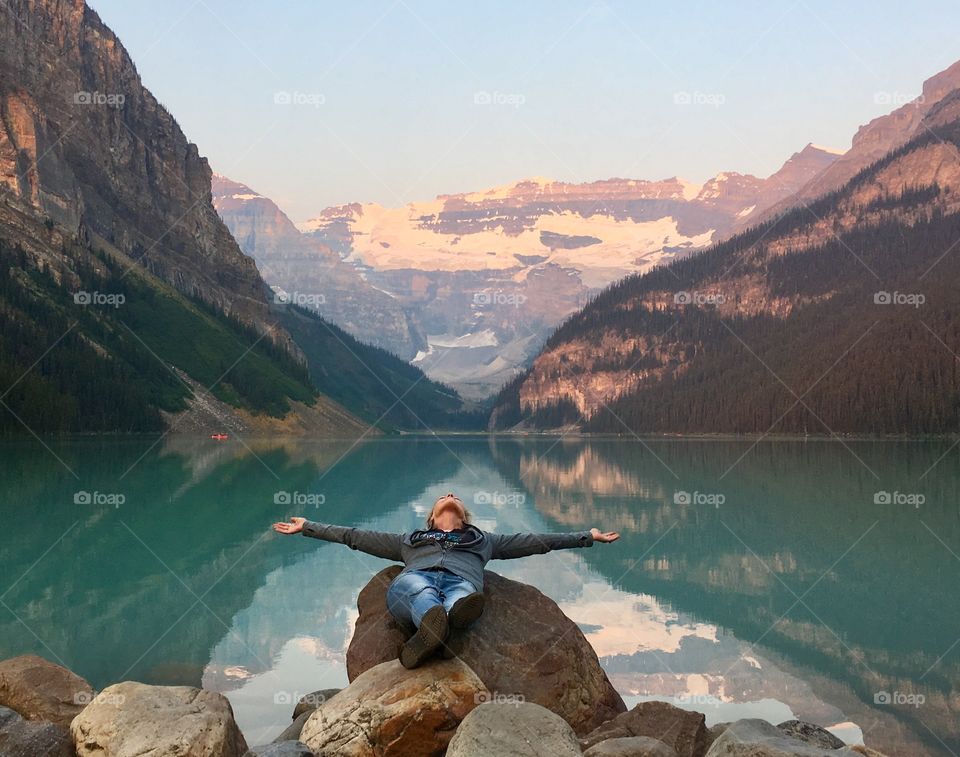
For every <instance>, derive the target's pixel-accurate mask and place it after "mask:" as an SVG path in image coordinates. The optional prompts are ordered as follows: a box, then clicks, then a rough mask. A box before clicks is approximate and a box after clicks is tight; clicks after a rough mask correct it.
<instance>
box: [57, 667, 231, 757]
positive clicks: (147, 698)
mask: <svg viewBox="0 0 960 757" xmlns="http://www.w3.org/2000/svg"><path fill="white" fill-rule="evenodd" d="M70 733H71V735H72V736H73V742H74V745H75V746H76V749H77V755H78V757H143V755H150V757H241V755H243V754H244V753H245V752H246V751H247V744H246V742H245V741H244V740H243V736H242V735H241V734H240V729H239V728H237V724H236V722H235V721H234V719H233V710H232V709H231V707H230V703H229V702H228V701H227V699H226V698H225V697H223V696H222V695H220V694H217V693H216V692H213V691H206V690H204V689H195V688H193V687H191V686H148V685H146V684H143V683H136V682H133V681H125V682H123V683H117V684H114V685H113V686H108V687H107V688H106V689H104V690H103V691H102V692H100V694H99V695H97V697H96V699H94V701H93V702H91V703H90V704H89V705H88V706H87V707H86V709H84V710H83V712H81V713H80V714H79V715H77V717H76V718H74V720H73V723H72V724H71V725H70Z"/></svg>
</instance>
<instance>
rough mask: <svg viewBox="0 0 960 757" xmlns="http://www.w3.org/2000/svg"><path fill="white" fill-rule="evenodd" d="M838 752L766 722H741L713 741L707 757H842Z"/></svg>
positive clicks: (730, 726)
mask: <svg viewBox="0 0 960 757" xmlns="http://www.w3.org/2000/svg"><path fill="white" fill-rule="evenodd" d="M838 754H840V753H838V752H837V751H836V750H834V749H824V748H823V747H818V746H813V745H811V744H806V743H804V742H802V741H800V740H799V739H795V738H792V737H790V736H787V735H786V734H784V732H783V731H781V730H779V729H777V727H776V726H774V725H772V724H771V723H768V722H767V721H766V720H758V719H746V720H738V721H736V722H735V723H731V724H730V725H729V726H727V729H726V730H725V731H724V732H723V733H722V734H721V735H720V736H719V737H718V738H717V740H716V741H714V742H713V745H712V746H711V747H710V749H709V751H708V752H707V754H706V757H838Z"/></svg>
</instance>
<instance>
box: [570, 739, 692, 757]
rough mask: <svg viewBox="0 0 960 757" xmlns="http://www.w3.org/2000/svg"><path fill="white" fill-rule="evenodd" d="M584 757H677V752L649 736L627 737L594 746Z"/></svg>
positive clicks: (608, 740)
mask: <svg viewBox="0 0 960 757" xmlns="http://www.w3.org/2000/svg"><path fill="white" fill-rule="evenodd" d="M583 757H677V750H676V749H673V748H672V747H668V746H667V745H666V744H664V743H663V742H662V741H657V740H656V739H653V738H650V737H649V736H626V737H624V738H619V739H607V740H606V741H601V742H599V743H598V744H594V745H593V746H592V747H590V748H589V749H588V750H587V751H586V752H584V753H583Z"/></svg>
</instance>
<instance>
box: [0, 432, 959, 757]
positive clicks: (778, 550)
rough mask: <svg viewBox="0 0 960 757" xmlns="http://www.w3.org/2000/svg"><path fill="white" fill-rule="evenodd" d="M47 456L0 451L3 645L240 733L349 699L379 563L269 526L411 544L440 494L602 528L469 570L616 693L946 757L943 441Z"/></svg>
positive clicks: (538, 444)
mask: <svg viewBox="0 0 960 757" xmlns="http://www.w3.org/2000/svg"><path fill="white" fill-rule="evenodd" d="M44 443H45V444H46V445H47V447H45V446H43V445H42V444H41V443H40V442H38V441H36V440H18V441H16V442H14V441H5V442H2V443H0V455H2V457H0V481H2V488H0V513H2V518H3V537H2V540H0V564H2V582H0V592H2V593H0V658H6V657H10V656H13V655H17V654H23V653H27V652H32V653H36V654H40V655H42V656H44V657H47V658H48V659H51V660H55V661H58V662H61V663H62V664H64V665H66V666H67V667H69V668H71V669H73V670H74V671H76V672H77V673H79V674H80V675H82V676H84V677H86V678H87V679H88V680H89V681H90V682H91V683H92V684H93V685H94V686H95V687H97V688H102V687H104V686H106V685H108V684H110V683H113V682H116V681H120V680H128V679H132V680H139V681H144V682H148V683H162V684H189V685H193V686H200V685H202V686H204V687H206V688H210V689H214V690H217V691H221V692H223V693H224V694H225V695H226V696H227V697H228V698H229V699H230V701H231V703H232V705H233V708H234V711H235V713H236V715H237V719H238V722H239V723H240V726H241V728H242V729H243V731H244V734H245V736H246V738H247V741H248V742H249V743H250V744H255V743H261V742H265V741H269V740H270V739H272V738H273V736H274V735H276V733H278V732H279V731H280V730H281V729H282V728H283V727H285V726H286V725H287V724H288V723H289V722H290V713H291V711H292V708H293V702H295V701H296V699H297V697H299V696H300V695H301V694H304V693H307V692H310V691H313V690H315V689H320V688H326V687H332V686H342V685H345V684H346V670H345V666H344V654H345V651H346V647H347V644H348V642H349V640H350V636H351V633H352V628H353V623H354V621H355V619H356V597H357V594H358V592H359V591H360V589H361V588H362V587H363V585H364V584H365V583H366V581H367V580H368V579H369V578H370V577H371V576H372V575H373V573H375V572H376V571H377V570H379V569H380V568H382V567H384V566H385V565H387V564H388V563H387V562H386V561H383V560H380V559H378V558H374V557H370V556H367V555H363V554H361V553H357V552H354V551H352V550H350V549H348V548H346V547H344V546H341V545H336V544H327V543H323V542H320V541H316V540H313V539H307V538H303V537H301V536H286V537H285V536H280V535H278V534H274V533H273V532H272V531H270V530H269V527H270V524H271V523H272V522H273V521H275V520H278V519H283V518H286V517H288V516H290V515H298V514H299V515H303V516H305V517H307V518H310V519H312V520H320V521H325V522H331V523H339V524H343V525H357V526H360V525H362V526H365V527H370V528H377V529H381V530H389V531H403V530H410V529H413V528H416V527H418V526H419V525H420V524H421V523H422V520H423V516H424V513H425V511H426V509H427V508H428V507H429V505H430V504H431V503H432V502H433V500H434V499H435V498H436V497H437V496H439V495H440V494H443V493H445V492H447V491H453V492H456V493H457V494H459V495H460V496H461V497H462V498H463V499H464V501H465V502H466V503H467V504H468V506H469V507H470V509H471V510H472V511H473V514H474V520H475V522H476V523H477V524H478V525H479V526H480V527H482V528H485V529H488V530H496V531H501V532H512V531H528V530H529V531H564V530H579V529H583V528H589V527H591V526H597V527H599V528H601V529H604V530H608V529H609V530H618V531H620V532H621V534H622V538H621V539H620V541H619V542H617V543H615V544H610V545H601V544H597V545H595V546H594V547H592V548H590V549H586V550H568V551H562V552H555V553H551V554H548V555H538V556H535V557H529V558H524V559H522V560H512V561H498V562H494V563H491V564H490V565H489V566H488V567H489V568H490V569H492V570H495V571H498V572H500V573H503V574H504V575H507V576H509V577H510V578H514V579H518V580H522V581H526V582H528V583H531V584H534V585H535V586H537V587H538V588H539V589H540V590H541V591H543V592H544V593H546V594H547V595H549V596H550V597H552V598H553V599H554V600H556V601H557V602H558V603H559V604H560V606H561V608H562V609H563V610H564V612H566V613H567V615H569V616H570V617H571V618H573V619H574V620H575V621H576V622H577V623H578V624H579V625H580V627H581V629H582V630H583V631H584V633H585V634H586V636H587V638H588V639H589V640H590V642H591V643H592V644H593V646H594V648H595V649H596V651H597V654H598V655H599V656H600V659H601V663H602V665H603V666H604V668H605V670H606V671H607V674H608V675H609V677H610V679H611V681H613V683H614V685H615V686H616V687H617V689H618V690H619V691H620V692H621V694H622V695H623V696H624V699H625V700H626V701H627V703H628V704H633V703H635V702H637V701H640V700H642V699H648V698H656V699H667V700H669V701H671V702H674V703H675V704H678V705H679V706H683V707H688V708H691V709H695V710H699V711H702V712H705V713H706V714H707V717H708V721H709V722H719V721H726V720H732V719H736V718H740V717H764V718H767V719H768V720H772V721H773V722H775V723H776V722H780V721H781V720H786V719H789V718H791V717H799V718H802V719H806V720H812V721H814V722H817V723H820V724H822V725H824V726H828V727H830V728H831V729H832V730H833V731H834V732H836V733H837V734H838V735H840V736H841V737H842V738H844V739H846V740H848V741H850V742H856V741H859V740H861V739H864V740H865V741H866V743H868V744H870V745H872V746H874V747H876V748H878V749H880V750H882V751H885V752H887V753H889V754H891V755H921V756H922V755H936V756H938V757H939V756H940V755H949V754H952V753H956V752H960V718H958V715H960V600H958V587H960V465H958V463H960V446H952V444H951V443H950V442H869V441H846V442H843V443H840V442H827V441H771V440H764V441H761V442H759V443H755V442H753V441H701V440H669V441H668V440H662V439H657V440H652V439H651V440H642V441H641V440H636V439H629V440H624V439H596V440H590V441H585V440H580V439H575V440H568V439H564V440H558V439H549V438H541V439H530V438H525V439H513V438H503V437H495V438H464V437H446V438H441V439H419V438H399V439H385V440H370V441H364V442H361V443H359V444H353V443H351V442H316V441H299V440H279V441H278V440H270V441H258V440H249V439H248V440H245V441H241V440H230V441H227V442H214V441H211V440H207V439H187V438H179V437H172V436H171V437H166V438H156V437H152V438H133V439H130V438H125V439H124V438H121V439H106V440H104V439H86V440H63V441H60V440H58V441H55V442H54V441H50V440H44Z"/></svg>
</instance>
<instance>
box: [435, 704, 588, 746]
mask: <svg viewBox="0 0 960 757" xmlns="http://www.w3.org/2000/svg"><path fill="white" fill-rule="evenodd" d="M532 754H544V755H547V754H549V755H550V757H580V745H579V744H578V743H577V736H576V734H575V733H574V732H573V729H572V728H571V727H570V725H569V724H568V723H567V721H565V720H564V719H563V718H561V717H560V716H559V715H556V714H555V713H553V712H551V711H550V710H548V709H547V708H546V707H541V706H540V705H538V704H532V703H530V702H520V701H516V702H513V703H507V702H486V703H485V704H482V705H480V706H479V707H477V708H476V709H475V710H474V711H473V712H471V713H470V714H469V715H467V717H466V718H464V720H463V722H462V723H461V724H460V727H459V728H458V729H457V732H456V734H455V735H454V737H453V739H452V740H451V741H450V748H449V749H448V750H447V757H528V755H532Z"/></svg>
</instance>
